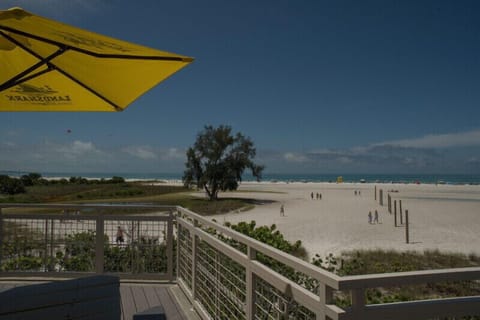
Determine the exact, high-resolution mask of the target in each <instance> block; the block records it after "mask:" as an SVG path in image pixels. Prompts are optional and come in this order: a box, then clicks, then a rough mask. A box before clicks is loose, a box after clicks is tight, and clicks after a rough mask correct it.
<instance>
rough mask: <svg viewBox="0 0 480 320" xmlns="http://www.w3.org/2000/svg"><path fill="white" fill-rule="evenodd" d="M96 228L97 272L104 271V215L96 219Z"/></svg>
mask: <svg viewBox="0 0 480 320" xmlns="http://www.w3.org/2000/svg"><path fill="white" fill-rule="evenodd" d="M96 220H97V221H96V230H95V235H96V236H95V240H96V241H95V272H96V273H103V264H104V250H103V246H104V242H105V241H104V234H105V220H104V218H103V216H102V215H100V216H98V217H97V219H96Z"/></svg>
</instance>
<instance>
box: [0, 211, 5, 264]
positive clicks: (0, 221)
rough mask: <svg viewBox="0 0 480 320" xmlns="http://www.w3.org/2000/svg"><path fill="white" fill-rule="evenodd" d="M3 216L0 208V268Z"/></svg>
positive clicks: (0, 261) (0, 262)
mask: <svg viewBox="0 0 480 320" xmlns="http://www.w3.org/2000/svg"><path fill="white" fill-rule="evenodd" d="M3 235H4V233H3V216H2V208H0V266H1V265H2V256H3Z"/></svg>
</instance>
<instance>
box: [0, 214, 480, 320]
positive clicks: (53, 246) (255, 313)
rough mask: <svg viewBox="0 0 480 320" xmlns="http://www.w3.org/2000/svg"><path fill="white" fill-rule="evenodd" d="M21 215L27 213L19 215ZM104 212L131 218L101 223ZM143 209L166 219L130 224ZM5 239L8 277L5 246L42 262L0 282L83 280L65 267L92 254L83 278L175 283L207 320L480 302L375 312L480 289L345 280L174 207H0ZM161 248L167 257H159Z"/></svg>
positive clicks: (424, 279) (455, 276)
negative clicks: (425, 291) (373, 300)
mask: <svg viewBox="0 0 480 320" xmlns="http://www.w3.org/2000/svg"><path fill="white" fill-rule="evenodd" d="M16 208H21V209H22V210H31V213H30V212H29V214H19V213H15V212H14V211H15V210H17V209H16ZM105 209H109V210H112V209H118V210H122V211H125V210H126V209H128V210H131V211H132V212H129V214H114V215H112V214H108V215H106V214H99V212H101V211H102V210H105ZM147 209H148V210H150V211H152V210H153V211H155V212H157V213H158V212H163V213H164V214H160V215H158V214H155V215H152V214H144V213H141V214H131V213H135V212H136V211H138V210H147ZM39 211H41V213H40V212H39ZM45 211H47V212H45ZM68 211H70V212H71V213H74V212H76V211H81V212H82V214H80V215H76V214H68V213H67V212H68ZM62 212H63V214H60V213H62ZM175 212H176V213H177V214H176V216H174V215H173V213H175ZM84 213H85V214H84ZM175 224H176V226H177V230H176V247H174V243H175V237H174V225H175ZM118 226H121V227H122V228H123V229H124V231H125V233H126V234H127V235H126V239H125V242H124V243H117V242H116V241H115V232H116V230H117V228H118ZM15 232H16V234H15ZM0 233H1V234H0V265H3V266H4V267H3V268H4V269H8V268H5V265H9V264H10V267H12V265H13V266H14V267H15V263H16V262H17V260H18V259H17V260H16V258H19V256H20V254H19V253H18V252H17V253H16V254H17V255H18V256H15V250H17V249H18V248H16V247H9V246H12V245H13V244H15V245H19V246H21V245H22V243H23V242H22V241H24V240H25V243H26V244H28V245H29V248H25V247H23V249H22V250H24V251H25V253H26V254H27V255H28V254H30V255H31V256H34V257H37V259H36V261H37V260H39V261H40V264H39V266H40V267H38V268H37V269H35V270H32V268H30V269H28V268H27V269H28V270H23V271H20V270H15V269H14V268H13V269H14V270H4V271H2V272H1V273H0V276H30V275H48V276H77V275H78V272H79V271H77V270H75V266H76V265H75V264H73V267H72V264H71V265H69V267H66V265H67V263H66V262H68V263H72V261H73V262H75V260H74V259H73V258H75V257H77V258H78V257H79V256H80V254H84V253H86V254H87V256H89V257H90V258H91V260H89V259H86V260H88V261H90V264H91V265H90V266H89V267H88V268H87V270H86V271H85V270H81V271H82V272H90V273H95V272H96V273H102V272H108V273H112V272H115V273H117V274H120V275H121V276H122V277H123V278H136V279H157V280H161V279H163V280H170V281H173V280H175V279H176V280H177V283H178V285H179V286H180V288H182V289H183V291H184V292H185V293H186V295H187V297H189V298H190V300H191V302H192V304H193V306H194V307H195V309H196V310H197V312H198V313H199V314H200V316H201V317H202V318H203V319H246V320H251V319H258V320H260V319H261V320H264V319H271V320H274V319H322V320H323V319H373V320H375V319H394V320H395V319H407V318H408V319H409V320H410V319H411V320H414V319H419V320H420V319H439V318H441V319H445V317H461V316H478V315H480V296H478V295H477V296H471V297H455V298H441V299H431V300H421V301H408V302H398V303H383V304H370V305H369V304H367V302H366V297H365V296H366V290H367V289H369V288H387V287H395V286H406V285H416V284H422V283H439V282H445V281H470V282H471V283H472V285H476V286H477V287H478V286H480V284H479V281H478V280H479V279H480V268H478V267H475V268H460V269H445V270H429V271H418V272H400V273H390V274H376V275H361V276H348V277H339V276H337V275H335V274H333V273H331V272H328V271H326V270H323V269H321V268H319V267H316V266H314V265H312V264H310V263H308V262H306V261H303V260H301V259H298V258H295V257H293V256H291V255H288V254H286V253H284V252H282V251H280V250H277V249H275V248H273V247H270V246H268V245H266V244H264V243H262V242H259V241H257V240H255V239H252V238H250V237H247V236H245V235H243V234H241V233H238V232H236V231H234V230H232V229H230V228H228V227H225V226H222V225H220V224H218V223H216V222H214V221H211V220H210V219H208V218H204V217H202V216H200V215H198V214H195V213H194V212H191V211H189V210H187V209H184V208H181V207H176V206H154V205H39V204H31V205H23V204H22V205H18V204H9V205H0ZM79 234H80V235H81V236H80V237H78V236H75V235H79ZM89 236H90V238H88V237H89ZM82 237H87V238H88V239H90V240H88V239H87V240H85V239H84V238H82ZM92 237H93V238H92ZM92 239H93V240H92ZM27 240H28V241H27ZM88 241H90V243H87V245H85V243H86V242H88ZM72 243H73V244H72ZM159 244H161V245H162V246H161V250H160V251H161V252H160V251H156V250H157V249H158V248H159V246H158V245H159ZM67 248H69V250H67ZM82 248H83V249H82ZM84 248H88V250H85V249H84ZM82 250H83V251H82ZM17 251H18V250H17ZM74 251H76V252H74ZM79 252H80V253H79ZM12 253H14V254H13V255H12ZM65 257H67V258H68V259H66V258H65ZM112 257H113V258H112ZM116 259H117V260H116ZM175 259H176V261H175ZM20 260H21V259H20ZM20 260H18V261H20ZM84 260H85V259H84ZM84 260H83V261H84ZM115 263H117V265H115ZM148 263H153V267H151V268H150V267H149V266H150V265H149V264H148ZM161 263H163V265H162V266H160V265H159V264H161ZM123 264H126V265H123ZM149 268H150V269H149ZM159 270H161V271H159ZM175 270H176V272H175ZM337 291H341V292H342V293H343V294H348V295H349V297H350V301H351V303H350V305H349V306H348V307H344V308H341V307H339V306H337V305H335V296H336V292H337ZM477 292H478V290H477Z"/></svg>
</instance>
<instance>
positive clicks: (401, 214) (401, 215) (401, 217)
mask: <svg viewBox="0 0 480 320" xmlns="http://www.w3.org/2000/svg"><path fill="white" fill-rule="evenodd" d="M400 224H403V212H402V200H400Z"/></svg>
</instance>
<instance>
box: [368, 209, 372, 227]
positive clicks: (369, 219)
mask: <svg viewBox="0 0 480 320" xmlns="http://www.w3.org/2000/svg"><path fill="white" fill-rule="evenodd" d="M368 223H370V224H372V211H368Z"/></svg>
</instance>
